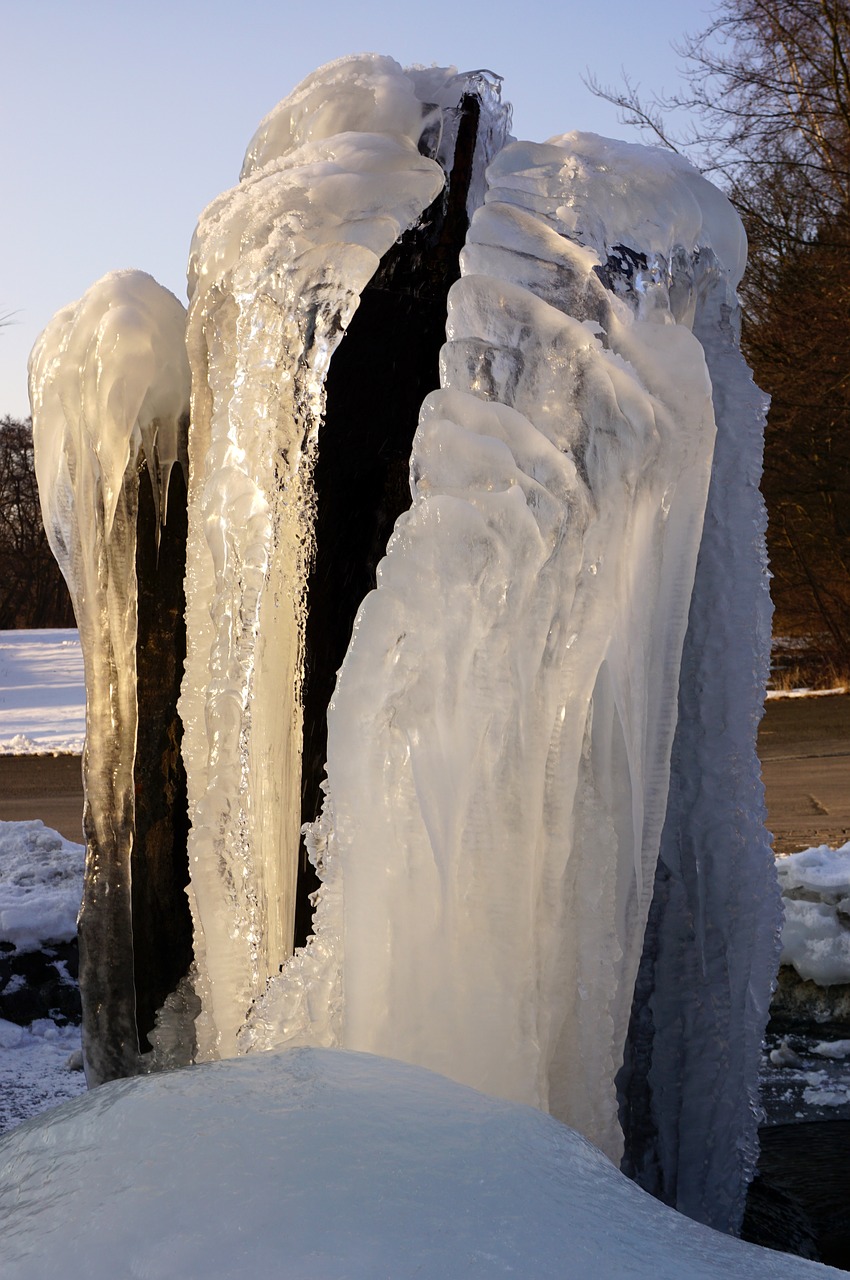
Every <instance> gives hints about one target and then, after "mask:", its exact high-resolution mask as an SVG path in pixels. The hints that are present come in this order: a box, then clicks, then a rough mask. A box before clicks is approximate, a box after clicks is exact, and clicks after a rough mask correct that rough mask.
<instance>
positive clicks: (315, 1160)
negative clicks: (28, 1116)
mask: <svg viewBox="0 0 850 1280" xmlns="http://www.w3.org/2000/svg"><path fill="white" fill-rule="evenodd" d="M0 1161H2V1166H3V1167H2V1180H0V1187H2V1190H0V1213H2V1215H3V1220H4V1232H3V1238H2V1242H0V1263H2V1268H3V1275H4V1277H5V1280H23V1278H24V1277H27V1280H31V1277H32V1276H33V1275H36V1274H38V1275H54V1276H58V1275H61V1276H63V1278H64V1280H78V1278H79V1280H82V1277H85V1280H99V1277H109V1280H112V1277H113V1276H116V1275H139V1276H141V1275H144V1276H146V1277H148V1278H149V1280H155V1278H156V1277H166V1276H168V1277H172V1276H177V1275H179V1276H182V1277H184V1280H191V1278H192V1277H204V1280H217V1278H221V1280H224V1277H227V1278H228V1280H229V1278H230V1277H233V1276H236V1275H256V1276H263V1275H275V1276H278V1277H304V1276H323V1277H326V1278H327V1280H333V1278H334V1277H342V1276H345V1277H348V1278H349V1280H354V1278H356V1277H368V1278H369V1280H373V1277H375V1276H380V1275H389V1276H399V1277H400V1276H403V1275H413V1274H415V1275H416V1276H417V1277H418V1278H419V1280H426V1278H427V1277H435V1278H436V1277H440V1280H445V1278H446V1277H451V1276H458V1277H460V1276H463V1277H464V1280H473V1278H474V1277H487V1280H493V1278H494V1277H497V1276H500V1275H513V1276H515V1275H528V1276H534V1277H535V1278H536V1280H546V1278H547V1277H555V1276H557V1277H559V1280H569V1278H570V1277H576V1278H578V1277H581V1278H582V1280H584V1278H585V1277H587V1276H588V1275H599V1276H604V1277H606V1280H616V1278H617V1277H623V1280H625V1278H626V1277H628V1280H641V1277H652V1280H665V1278H666V1277H671V1278H672V1277H675V1278H676V1280H679V1277H680V1276H681V1275H682V1274H687V1275H688V1276H689V1277H690V1278H691V1280H700V1278H701V1277H709V1276H711V1277H714V1276H718V1277H719V1276H723V1277H724V1278H725V1280H734V1278H735V1277H741V1278H744V1277H752V1278H753V1280H755V1278H757V1277H768V1276H769V1277H771V1280H784V1278H785V1277H788V1278H789V1280H790V1278H791V1277H802V1276H805V1275H809V1274H811V1275H812V1276H813V1277H814V1276H815V1275H818V1276H823V1277H825V1276H827V1275H838V1274H840V1273H839V1272H837V1271H834V1270H833V1269H832V1268H825V1269H824V1268H821V1267H819V1266H818V1265H817V1264H814V1263H808V1262H804V1261H801V1260H800V1259H798V1258H790V1257H784V1256H783V1255H781V1254H777V1253H773V1252H768V1251H765V1250H762V1249H759V1248H757V1247H756V1246H754V1245H748V1244H743V1243H741V1242H740V1241H737V1240H734V1239H732V1238H731V1237H729V1236H725V1235H721V1234H720V1233H718V1232H715V1231H712V1230H710V1229H709V1228H707V1227H703V1226H700V1225H699V1224H697V1223H694V1222H691V1221H689V1220H688V1219H686V1218H683V1217H681V1216H680V1215H679V1214H677V1213H675V1212H674V1211H673V1210H672V1209H669V1208H667V1207H666V1206H664V1205H662V1204H659V1203H658V1202H657V1201H655V1200H653V1199H652V1198H651V1197H650V1196H648V1195H647V1194H646V1193H645V1192H643V1191H641V1190H639V1189H638V1188H637V1187H636V1186H635V1185H634V1184H633V1183H631V1182H629V1181H628V1180H627V1179H626V1178H625V1177H623V1175H622V1174H620V1173H618V1172H617V1170H616V1169H615V1168H614V1167H613V1165H611V1164H610V1163H609V1162H608V1160H607V1159H606V1158H605V1157H604V1156H603V1155H602V1154H601V1153H600V1152H599V1151H597V1150H596V1149H595V1148H594V1147H592V1146H591V1145H590V1144H589V1143H588V1142H586V1141H585V1140H584V1139H583V1138H581V1137H579V1135H578V1134H576V1133H574V1132H573V1131H572V1130H570V1129H568V1128H566V1127H565V1126H564V1125H561V1124H559V1123H558V1122H557V1121H556V1120H553V1119H552V1118H551V1117H549V1116H546V1115H543V1114H542V1113H541V1112H539V1111H535V1110H533V1109H532V1108H530V1107H525V1106H521V1105H517V1104H514V1103H507V1102H501V1101H497V1100H495V1099H493V1098H488V1097H485V1096H484V1095H483V1094H480V1093H477V1092H476V1091H474V1090H472V1089H469V1088H466V1087H464V1086H461V1085H456V1084H453V1083H450V1082H449V1081H448V1080H446V1079H444V1078H442V1077H440V1076H437V1075H433V1074H431V1073H430V1072H428V1071H424V1070H422V1069H421V1068H418V1067H410V1066H406V1065H403V1064H401V1063H398V1062H391V1061H389V1060H388V1059H385V1058H378V1057H371V1056H368V1055H365V1054H354V1053H347V1052H342V1051H329V1050H315V1049H314V1050H309V1049H295V1050H290V1051H288V1052H285V1053H282V1054H271V1053H269V1054H257V1055H256V1056H252V1057H248V1058H239V1059H231V1060H229V1061H224V1062H217V1063H209V1064H205V1065H204V1066H200V1067H194V1068H188V1069H185V1070H182V1071H177V1072H173V1073H168V1074H164V1075H157V1076H148V1077H139V1078H136V1079H132V1080H122V1081H118V1082H115V1083H112V1084H107V1085H103V1086H102V1087H101V1088H99V1089H97V1090H95V1091H93V1092H92V1093H90V1094H88V1095H87V1096H86V1097H85V1098H81V1099H79V1100H78V1101H74V1102H71V1103H68V1104H66V1105H65V1106H63V1107H62V1108H60V1109H59V1110H57V1111H55V1112H53V1114H52V1115H51V1117H50V1119H49V1120H48V1119H47V1118H45V1117H39V1118H38V1119H35V1120H32V1121H30V1122H29V1123H27V1124H25V1125H23V1126H21V1127H20V1128H19V1129H17V1130H15V1131H14V1132H13V1133H11V1134H9V1135H8V1136H7V1137H6V1138H4V1139H3V1140H2V1142H0ZM258 1170H262V1174H261V1176H259V1177H258V1176H257V1174H258Z"/></svg>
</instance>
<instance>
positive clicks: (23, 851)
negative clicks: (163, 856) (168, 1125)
mask: <svg viewBox="0 0 850 1280" xmlns="http://www.w3.org/2000/svg"><path fill="white" fill-rule="evenodd" d="M84 852H85V851H84V849H83V847H82V845H79V844H72V843H71V841H70V840H66V839H64V837H63V836H61V835H59V833H58V832H56V831H51V830H50V829H49V828H48V827H45V826H44V824H43V823H42V822H0V951H2V956H0V966H2V969H3V977H2V990H0V1001H2V1000H3V998H4V997H7V996H11V995H13V994H14V993H15V991H16V990H18V989H19V988H20V987H21V986H23V985H24V984H25V982H26V977H25V976H24V974H25V972H26V969H27V966H26V964H25V962H24V963H22V960H21V957H22V956H29V955H31V953H33V952H35V951H38V950H40V949H42V948H44V947H49V946H50V944H51V943H63V942H70V941H71V940H72V939H73V938H74V937H75V936H76V930H77V924H76V918H77V910H78V908H79V904H80V898H81V896H82V886H83V858H84ZM58 965H59V966H60V967H59V968H58V969H57V976H58V977H64V978H65V979H66V980H67V977H68V975H67V974H63V973H62V969H61V965H62V962H61V960H60V961H58ZM7 968H12V969H14V970H15V971H14V972H13V973H12V976H11V977H9V976H8V973H7V971H6V970H7ZM48 968H50V965H48ZM63 1021H64V1019H62V1018H60V1019H58V1020H57V1021H53V1020H51V1019H50V1018H37V1019H35V1020H34V1021H33V1022H31V1023H30V1024H29V1025H28V1026H18V1025H17V1024H16V1023H14V1022H10V1021H8V1020H7V1019H5V1018H2V1017H0V1132H2V1131H3V1130H5V1129H11V1128H13V1127H14V1126H15V1125H17V1124H20V1123H21V1121H22V1120H26V1119H28V1118H29V1117H30V1116H34V1115H37V1114H38V1113H39V1112H41V1111H44V1110H45V1109H47V1108H48V1107H53V1106H56V1105H57V1103H60V1102H65V1101H66V1100H67V1099H68V1098H73V1097H76V1096H77V1095H78V1094H80V1093H83V1092H84V1091H85V1079H84V1077H83V1074H82V1071H80V1070H78V1069H75V1065H76V1064H73V1065H72V1064H71V1060H72V1058H74V1055H76V1056H77V1058H79V1053H80V1029H79V1027H78V1026H74V1025H73V1024H72V1023H65V1025H59V1024H60V1023H62V1022H63Z"/></svg>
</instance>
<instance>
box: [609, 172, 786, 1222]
mask: <svg viewBox="0 0 850 1280" xmlns="http://www.w3.org/2000/svg"><path fill="white" fill-rule="evenodd" d="M671 163H674V162H673V161H671ZM681 171H682V176H683V178H684V179H685V180H688V181H690V182H692V183H698V184H699V188H700V192H701V193H703V199H706V194H708V195H709V196H710V192H709V193H706V191H705V188H706V184H704V183H702V182H701V180H699V179H696V178H695V176H694V175H693V174H690V173H689V171H688V170H687V167H686V166H684V165H681ZM713 199H714V201H715V204H716V206H717V214H718V215H719V216H720V217H723V218H725V219H727V220H728V214H727V212H726V209H725V208H724V205H725V201H723V198H722V197H721V196H720V195H719V194H718V193H714V194H713ZM718 238H719V237H718ZM703 256H704V258H705V259H706V262H705V269H704V271H703V272H702V276H701V279H700V281H699V285H698V288H697V290H696V293H695V296H694V308H695V319H694V332H695V334H696V335H697V336H698V337H699V339H700V341H701V343H702V345H703V349H704V350H705V353H706V359H707V362H708V368H709V372H710V375H711V380H712V384H713V388H714V405H715V413H716V416H717V428H718V434H717V443H716V446H715V454H714V464H713V468H712V477H711V486H710V490H709V497H708V506H707V510H706V518H705V526H704V531H703V536H702V541H701V544H700V552H699V559H698V562H697V571H696V579H695V583H694V592H693V597H692V600H691V609H690V619H689V623H688V632H687V636H686V640H685V647H684V653H683V661H682V674H681V680H680V688H679V718H678V726H677V730H676V738H675V741H674V746H673V760H672V777H671V785H670V800H669V803H668V808H667V818H666V822H665V827H664V833H663V838H662V842H661V853H660V859H659V864H658V870H657V874H656V886H655V894H654V898H653V903H652V909H651V912H650V918H649V924H648V928H647V934H646V939H645V942H644V954H643V959H642V961H641V970H640V976H639V979H638V984H637V990H636V994H635V1004H634V1009H633V1014H632V1025H631V1029H630V1033H629V1044H628V1047H627V1053H626V1066H625V1070H624V1072H623V1076H622V1079H621V1082H620V1083H621V1088H622V1090H623V1096H624V1109H623V1120H624V1126H625V1129H626V1158H625V1160H624V1164H623V1167H624V1169H625V1170H626V1171H627V1172H628V1173H629V1174H630V1175H631V1176H632V1177H634V1178H635V1179H636V1180H637V1181H638V1182H640V1183H641V1185H643V1186H644V1187H646V1188H647V1189H648V1190H650V1191H652V1192H653V1194H655V1195H658V1196H659V1197H660V1198H661V1199H664V1200H666V1201H667V1202H668V1203H670V1204H673V1205H675V1206H676V1207H677V1208H678V1209H680V1210H681V1211H682V1212H683V1213H686V1214H688V1215H689V1216H690V1217H693V1218H697V1219H698V1220H700V1221H703V1222H707V1223H709V1224H710V1225H711V1226H715V1227H718V1228H719V1229H721V1230H737V1229H738V1228H739V1227H740V1223H741V1218H742V1215H743V1211H744V1199H745V1194H746V1187H747V1184H748V1182H749V1179H750V1178H751V1177H752V1175H753V1173H754V1171H755V1164H756V1158H757V1154H758V1143H757V1125H758V1117H759V1098H758V1067H759V1059H760V1049H761V1040H762V1036H763V1033H764V1028H765V1025H766V1023H767V1018H768V1007H769V1002H770V995H771V990H772V983H773V978H774V975H775V973H776V970H777V966H778V959H779V951H778V930H779V922H780V903H779V890H778V886H777V884H776V880H775V876H774V874H773V856H772V853H771V849H770V844H769V837H768V834H767V832H766V830H765V826H764V820H765V808H764V798H763V797H764V789H763V786H762V782H761V775H760V766H759V761H758V757H757V754H756V734H757V730H758V723H759V720H760V719H761V715H762V709H763V704H764V689H765V684H766V680H767V674H768V662H769V653H770V623H771V605H770V597H769V593H768V576H767V560H766V552H765V542H764V532H765V524H766V513H765V509H764V503H763V501H762V498H761V494H760V493H759V488H758V484H759V479H760V476H761V460H762V445H763V437H764V412H765V404H764V397H763V396H762V394H761V392H760V391H759V390H758V388H757V387H755V386H754V385H753V381H752V377H751V375H750V371H749V369H748V368H747V366H746V364H745V363H744V360H743V357H742V356H741V353H740V350H739V347H738V339H739V327H740V309H739V306H738V303H737V299H736V297H735V286H736V284H737V282H738V276H739V274H740V271H732V272H730V273H727V272H724V271H723V270H722V268H721V266H720V264H719V263H717V262H716V261H713V259H712V255H710V254H704V255H703ZM740 269H741V270H742V269H743V262H741V264H740Z"/></svg>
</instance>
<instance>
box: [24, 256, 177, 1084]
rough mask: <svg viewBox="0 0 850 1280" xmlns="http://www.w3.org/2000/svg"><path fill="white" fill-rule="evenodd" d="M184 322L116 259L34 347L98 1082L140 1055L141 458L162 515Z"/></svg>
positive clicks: (90, 1049) (90, 1036) (86, 1003)
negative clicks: (76, 762)
mask: <svg viewBox="0 0 850 1280" xmlns="http://www.w3.org/2000/svg"><path fill="white" fill-rule="evenodd" d="M185 326H186V312H185V310H184V308H183V307H182V306H181V304H180V303H179V302H178V301H177V299H176V298H175V297H174V296H173V294H171V293H169V292H168V290H166V289H163V288H162V286H161V285H158V284H157V283H156V281H155V280H153V279H152V278H151V277H150V276H148V275H145V274H144V273H142V272H139V271H121V272H115V273H113V274H111V275H107V276H104V278H103V279H102V280H99V281H98V282H97V284H95V285H93V286H92V287H91V289H89V291H88V292H87V293H86V294H85V295H84V296H83V297H82V298H81V299H80V300H79V302H75V303H72V304H71V305H70V306H68V307H66V308H64V310H62V311H60V312H58V313H57V315H56V316H54V318H53V320H51V322H50V324H49V325H48V326H47V328H46V329H45V330H44V332H43V333H42V335H41V337H40V338H39V340H38V342H37V343H36V345H35V347H34V349H33V353H32V356H31V358H30V400H31V404H32V414H33V436H34V442H35V466H36V475H37V479H38V487H39V493H40V497H41V506H42V512H43V516H44V524H45V529H46V531H47V536H48V539H49V541H50V546H51V549H52V550H53V553H54V555H55V556H56V559H57V560H58V562H59V565H60V567H61V569H62V572H63V574H64V575H65V579H66V581H67V583H68V587H69V589H70V592H71V598H72V600H73V602H74V611H75V613H76V617H77V625H78V627H79V630H80V639H81V642H82V649H83V659H84V664H85V675H86V745H85V751H84V755H83V780H84V784H85V808H84V828H85V834H86V845H87V849H86V873H85V887H84V896H83V905H82V908H81V911H80V919H79V939H80V988H81V992H82V995H83V1051H84V1056H85V1064H86V1075H87V1078H88V1080H89V1083H90V1084H99V1083H100V1082H101V1081H103V1080H108V1079H112V1078H114V1077H116V1076H122V1075H131V1074H133V1073H135V1072H136V1071H138V1070H139V1069H140V1059H139V1036H138V1031H137V1024H136V997H135V988H134V953H133V920H132V914H133V908H132V883H131V856H132V853H133V842H134V824H135V797H134V758H135V752H136V733H137V723H138V701H137V690H136V625H137V597H136V522H137V513H138V506H139V483H140V477H139V471H140V465H141V460H142V458H143V459H144V463H145V465H146V469H147V473H148V476H149V478H150V479H149V481H148V480H147V479H146V480H145V481H144V483H145V484H147V483H150V484H151V485H152V486H153V493H154V502H155V506H156V509H157V512H158V513H159V515H160V516H161V518H162V520H164V518H165V511H166V502H167V494H168V487H169V477H170V475H171V472H172V469H173V468H174V467H175V465H180V464H185V461H186V452H185V451H186V428H187V413H188V407H189V367H188V362H187V360H186V351H185Z"/></svg>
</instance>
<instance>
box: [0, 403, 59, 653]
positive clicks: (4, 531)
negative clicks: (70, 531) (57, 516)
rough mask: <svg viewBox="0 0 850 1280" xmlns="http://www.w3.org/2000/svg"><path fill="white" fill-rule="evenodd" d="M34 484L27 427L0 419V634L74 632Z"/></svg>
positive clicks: (19, 422) (8, 419)
mask: <svg viewBox="0 0 850 1280" xmlns="http://www.w3.org/2000/svg"><path fill="white" fill-rule="evenodd" d="M73 626H74V611H73V609H72V607H71V599H70V596H69V595H68V588H67V587H66V586H65V580H64V578H63V577H62V574H61V573H60V572H59V567H58V565H57V564H56V561H55V560H54V559H53V554H52V552H51V550H50V547H49V546H48V543H47V535H46V533H45V532H44V525H43V523H42V519H41V507H40V506H39V501H38V488H37V486H36V482H35V464H34V460H33V445H32V424H31V423H30V422H29V421H26V422H21V421H18V420H17V419H15V418H10V417H9V416H8V415H7V416H6V417H5V418H0V630H2V631H10V630H14V629H16V628H19V627H34V628H38V627H73Z"/></svg>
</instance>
